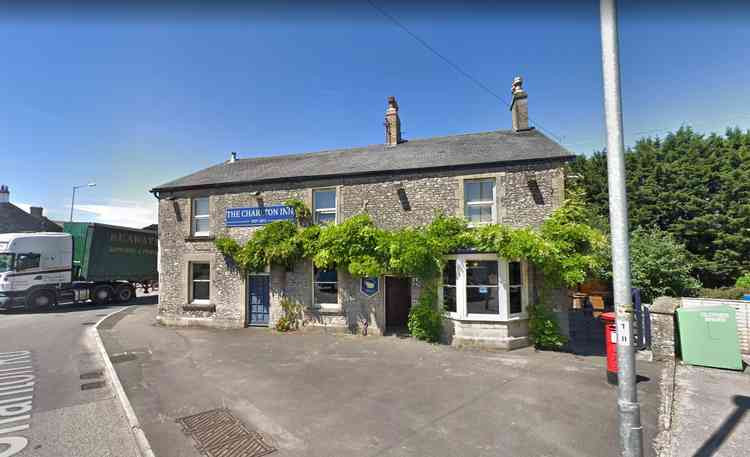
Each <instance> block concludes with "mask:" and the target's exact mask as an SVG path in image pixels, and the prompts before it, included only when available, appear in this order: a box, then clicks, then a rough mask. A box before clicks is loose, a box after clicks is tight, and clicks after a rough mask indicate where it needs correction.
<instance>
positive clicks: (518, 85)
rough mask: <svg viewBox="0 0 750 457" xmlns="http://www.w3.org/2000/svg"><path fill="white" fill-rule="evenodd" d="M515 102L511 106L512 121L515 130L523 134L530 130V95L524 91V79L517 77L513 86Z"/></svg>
mask: <svg viewBox="0 0 750 457" xmlns="http://www.w3.org/2000/svg"><path fill="white" fill-rule="evenodd" d="M511 92H512V93H513V101H512V102H511V104H510V111H511V119H512V121H513V130H515V131H516V132H523V131H524V130H530V128H529V95H528V94H527V93H526V91H525V90H523V78H521V77H520V76H516V77H515V78H513V85H512V86H511Z"/></svg>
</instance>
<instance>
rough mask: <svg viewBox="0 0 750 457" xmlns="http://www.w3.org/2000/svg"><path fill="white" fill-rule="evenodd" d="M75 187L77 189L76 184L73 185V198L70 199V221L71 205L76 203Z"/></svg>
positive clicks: (71, 219) (71, 215) (71, 218)
mask: <svg viewBox="0 0 750 457" xmlns="http://www.w3.org/2000/svg"><path fill="white" fill-rule="evenodd" d="M76 189H78V186H73V198H71V199H70V222H73V207H74V206H75V204H76Z"/></svg>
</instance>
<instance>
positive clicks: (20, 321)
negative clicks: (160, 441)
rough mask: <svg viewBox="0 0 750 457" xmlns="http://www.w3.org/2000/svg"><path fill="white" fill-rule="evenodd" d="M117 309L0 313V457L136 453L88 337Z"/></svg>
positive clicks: (101, 456)
mask: <svg viewBox="0 0 750 457" xmlns="http://www.w3.org/2000/svg"><path fill="white" fill-rule="evenodd" d="M138 301H139V302H142V303H145V302H148V301H155V299H153V298H151V297H140V298H139V299H138ZM118 308H119V306H109V307H96V306H93V305H92V306H86V307H81V306H79V307H61V308H60V309H59V310H56V311H54V312H47V311H39V312H17V311H12V312H8V311H0V456H3V457H5V456H8V457H9V456H12V455H18V456H34V457H45V456H50V457H52V456H54V457H65V456H75V457H79V456H80V457H87V456H96V457H104V456H112V457H131V456H132V457H137V456H138V455H139V454H138V451H137V447H136V445H135V441H134V439H133V435H132V433H131V432H130V430H129V427H128V424H127V420H126V419H125V414H124V412H123V410H122V406H121V405H120V403H119V401H118V400H117V398H116V397H115V395H114V389H113V388H112V386H111V382H110V380H109V379H107V377H106V374H105V373H104V370H103V369H104V364H103V362H102V360H101V356H100V355H99V352H98V350H97V347H96V344H95V340H94V338H93V332H94V331H95V330H94V325H93V324H95V323H96V322H97V321H98V320H99V319H101V317H102V316H105V315H106V314H108V313H110V312H112V311H114V310H116V309H118ZM3 384H5V385H3ZM19 448H23V450H21V451H20V452H16V451H17V449H19Z"/></svg>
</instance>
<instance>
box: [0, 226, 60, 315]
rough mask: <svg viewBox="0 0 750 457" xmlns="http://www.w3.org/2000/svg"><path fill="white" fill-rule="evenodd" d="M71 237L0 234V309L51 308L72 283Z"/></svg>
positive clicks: (43, 233)
mask: <svg viewBox="0 0 750 457" xmlns="http://www.w3.org/2000/svg"><path fill="white" fill-rule="evenodd" d="M72 269H73V237H72V236H71V235H69V234H67V233H47V232H41V233H6V234H0V307H3V308H6V307H14V306H19V305H25V304H26V303H27V300H28V299H29V298H34V305H35V306H46V305H51V304H53V303H54V302H55V301H56V299H57V290H58V289H60V288H61V287H63V286H64V285H69V284H70V283H71V281H72Z"/></svg>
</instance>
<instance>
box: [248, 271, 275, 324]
mask: <svg viewBox="0 0 750 457" xmlns="http://www.w3.org/2000/svg"><path fill="white" fill-rule="evenodd" d="M247 283H248V293H247V300H248V301H247V311H248V312H247V314H248V316H249V318H248V321H249V324H250V325H268V308H269V306H270V293H269V289H270V287H269V286H270V284H269V277H268V276H264V275H251V276H249V277H248V281H247Z"/></svg>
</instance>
